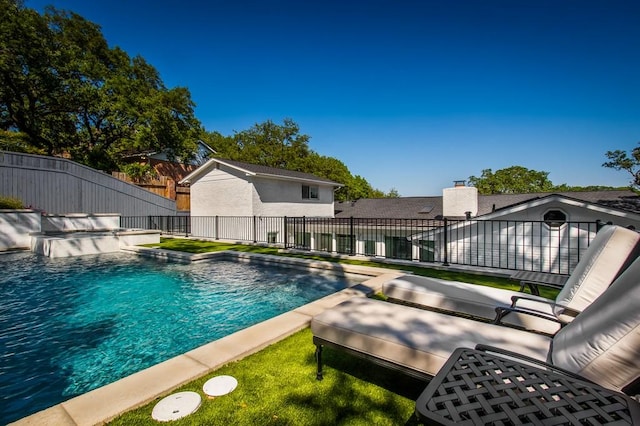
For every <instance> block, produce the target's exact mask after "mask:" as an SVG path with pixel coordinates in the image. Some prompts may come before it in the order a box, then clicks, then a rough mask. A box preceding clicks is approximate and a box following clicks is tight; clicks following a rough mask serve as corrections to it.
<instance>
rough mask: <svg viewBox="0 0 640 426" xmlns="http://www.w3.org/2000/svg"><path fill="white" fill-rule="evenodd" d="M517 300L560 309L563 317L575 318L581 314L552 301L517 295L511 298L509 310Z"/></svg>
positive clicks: (514, 305)
mask: <svg viewBox="0 0 640 426" xmlns="http://www.w3.org/2000/svg"><path fill="white" fill-rule="evenodd" d="M518 300H529V301H531V302H536V303H544V304H547V305H549V306H551V307H552V308H560V309H562V314H563V315H569V316H572V317H575V316H576V315H578V314H579V313H580V312H581V311H577V310H575V309H571V308H569V307H568V306H565V305H561V304H559V303H556V302H552V301H550V300H548V299H537V298H533V297H529V296H519V295H515V296H511V308H516V304H517V303H518ZM527 309H529V310H532V311H535V309H533V308H527Z"/></svg>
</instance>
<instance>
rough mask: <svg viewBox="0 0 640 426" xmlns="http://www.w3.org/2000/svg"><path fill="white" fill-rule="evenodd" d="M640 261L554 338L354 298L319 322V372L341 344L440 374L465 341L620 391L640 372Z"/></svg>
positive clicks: (414, 370)
mask: <svg viewBox="0 0 640 426" xmlns="http://www.w3.org/2000/svg"><path fill="white" fill-rule="evenodd" d="M638 306H640V260H636V261H635V262H634V263H632V265H631V266H629V268H627V270H626V271H625V272H624V273H623V274H622V275H621V276H620V277H618V278H617V279H616V280H615V282H614V283H613V284H612V285H611V286H610V287H609V288H608V289H607V290H606V291H605V292H604V293H603V294H602V295H601V296H600V297H599V298H597V299H596V300H595V301H594V302H593V303H592V304H591V305H589V306H588V307H587V308H586V309H585V310H584V311H583V312H582V313H581V314H580V315H578V316H577V317H576V318H575V319H574V320H573V321H572V322H570V323H569V324H567V325H566V326H565V327H563V328H562V329H560V331H558V333H556V334H555V335H554V336H553V337H550V336H546V335H542V334H537V333H531V332H527V331H525V330H519V329H516V328H510V327H502V326H500V325H496V324H490V323H484V322H479V321H474V320H471V319H467V318H463V317H459V316H453V315H447V314H443V313H440V312H435V311H429V310H423V309H417V308H413V307H410V306H402V305H397V304H393V303H388V302H383V301H379V300H372V299H368V298H362V297H361V298H353V299H350V300H348V301H345V302H343V303H341V304H339V305H337V306H335V307H333V308H331V309H329V310H326V311H324V312H323V313H321V314H319V315H316V316H315V317H314V318H313V319H312V321H311V331H312V333H313V336H314V337H313V341H314V343H315V345H316V356H317V360H318V372H317V374H318V378H319V379H321V378H322V347H323V346H324V345H327V346H332V347H337V348H340V349H343V350H346V351H348V352H350V353H352V354H355V355H358V356H362V357H364V358H367V359H370V360H372V361H375V362H377V363H380V364H382V365H385V366H389V367H394V368H397V369H400V370H402V371H404V372H406V373H409V374H412V375H414V376H417V377H422V378H430V377H432V376H434V375H435V374H437V372H438V370H440V368H441V367H442V366H443V365H444V363H445V361H446V360H447V359H448V358H449V357H450V356H451V354H452V353H453V352H454V350H455V349H456V348H458V347H469V348H473V347H475V346H476V345H478V344H482V345H487V346H492V347H497V348H501V349H503V350H507V351H512V352H516V353H519V354H522V355H525V356H529V357H531V358H534V359H537V360H541V361H547V362H549V363H550V364H552V365H554V366H556V367H559V368H562V369H565V370H568V371H570V372H572V373H574V374H578V375H580V376H583V377H585V378H586V379H588V380H591V381H593V382H595V383H597V384H599V385H601V386H604V387H606V388H609V389H613V390H616V391H620V390H623V391H624V390H627V389H628V388H629V387H630V386H631V385H632V384H634V382H636V380H637V379H638V377H639V375H640V309H638Z"/></svg>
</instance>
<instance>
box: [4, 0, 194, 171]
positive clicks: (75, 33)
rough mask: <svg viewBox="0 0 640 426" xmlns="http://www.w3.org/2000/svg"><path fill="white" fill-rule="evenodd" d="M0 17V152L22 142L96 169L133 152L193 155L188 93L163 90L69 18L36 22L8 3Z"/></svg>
mask: <svg viewBox="0 0 640 426" xmlns="http://www.w3.org/2000/svg"><path fill="white" fill-rule="evenodd" d="M0 10H2V11H3V12H2V14H1V15H0V130H3V131H4V132H3V133H0V138H1V139H0V141H1V143H2V145H0V147H9V148H13V149H16V148H19V147H20V146H21V144H19V143H17V142H22V144H24V143H25V142H26V144H27V145H28V146H29V149H28V150H30V151H31V152H39V153H43V154H47V155H61V154H67V155H70V156H71V158H72V159H74V160H76V161H79V162H81V163H84V164H87V165H89V166H92V167H95V168H99V169H102V170H114V169H117V168H118V167H119V166H120V165H121V164H122V163H123V160H124V158H126V156H127V155H129V154H132V153H139V152H145V151H163V152H165V153H167V155H169V157H180V158H183V159H188V158H190V157H192V156H193V154H194V153H195V150H196V148H197V141H198V139H199V137H200V135H201V134H202V132H203V130H202V128H201V125H200V123H199V121H198V120H197V119H196V117H195V115H194V103H193V102H192V100H191V95H190V93H189V91H188V89H186V88H183V87H177V88H173V89H168V88H167V87H165V85H164V84H163V82H162V80H161V78H160V75H159V73H158V71H157V70H156V69H155V68H154V67H153V66H151V65H150V64H148V63H147V62H146V61H145V60H144V59H143V58H142V57H139V56H137V57H134V58H130V57H129V56H128V55H127V53H126V52H124V51H123V50H122V49H120V48H117V47H114V48H111V47H109V46H108V44H107V42H106V40H105V39H104V37H103V35H102V32H101V30H100V27H99V26H98V25H96V24H94V23H91V22H89V21H87V20H85V19H84V18H82V17H81V16H79V15H77V14H75V13H72V12H66V11H59V10H56V9H54V8H51V7H49V8H47V9H46V11H45V13H44V14H43V15H40V14H38V13H37V12H36V11H34V10H32V9H28V8H25V7H23V6H22V4H21V2H18V1H15V0H0ZM11 132H13V133H15V132H19V133H20V134H21V136H20V137H17V136H15V135H10V133H11Z"/></svg>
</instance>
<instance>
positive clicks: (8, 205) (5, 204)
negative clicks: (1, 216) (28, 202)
mask: <svg viewBox="0 0 640 426" xmlns="http://www.w3.org/2000/svg"><path fill="white" fill-rule="evenodd" d="M23 208H24V205H23V204H22V201H20V200H19V199H17V198H13V197H3V196H0V209H12V210H16V209H23Z"/></svg>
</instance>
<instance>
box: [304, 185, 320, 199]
mask: <svg viewBox="0 0 640 426" xmlns="http://www.w3.org/2000/svg"><path fill="white" fill-rule="evenodd" d="M302 199H303V200H317V199H318V187H317V186H311V185H302Z"/></svg>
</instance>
